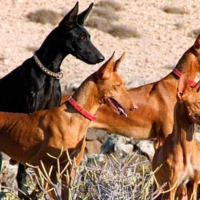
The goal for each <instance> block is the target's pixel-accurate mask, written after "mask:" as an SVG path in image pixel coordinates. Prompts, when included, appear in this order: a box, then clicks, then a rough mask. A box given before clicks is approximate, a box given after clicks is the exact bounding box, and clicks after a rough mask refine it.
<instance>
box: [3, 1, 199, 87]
mask: <svg viewBox="0 0 200 200" xmlns="http://www.w3.org/2000/svg"><path fill="white" fill-rule="evenodd" d="M93 2H94V4H95V6H94V8H93V10H92V12H91V14H90V17H89V18H88V20H87V22H86V24H87V29H88V31H89V32H90V34H91V39H92V41H93V43H94V44H95V45H96V46H97V47H98V48H99V50H100V51H101V52H102V53H103V54H104V56H105V57H106V59H107V58H109V56H110V55H111V54H112V52H113V51H115V52H116V55H117V57H119V56H120V55H121V54H122V52H124V51H125V52H126V58H125V60H124V62H123V63H122V66H121V68H120V74H121V75H122V77H123V78H124V80H125V82H126V83H127V84H128V83H130V82H131V83H132V84H131V85H132V86H135V85H141V84H144V83H147V82H152V81H155V80H159V79H160V78H162V77H164V76H165V75H166V74H168V73H169V72H170V71H171V69H172V68H173V67H174V66H175V65H176V63H177V62H178V60H179V58H180V57H181V55H182V54H183V53H184V51H185V50H187V49H188V48H189V47H190V46H191V45H192V44H193V42H194V40H195V37H196V32H197V33H198V31H196V30H197V29H199V28H200V23H199V18H200V2H199V0H193V1H190V0H176V1H174V0H168V1H164V0H160V1H156V0H134V1H130V0H124V1H119V0H116V1H114V0H110V1H108V0H107V1H103V2H102V1H99V0H98V1H97V0H96V1H93ZM75 3H76V1H74V0H71V1H69V0H68V1H67V0H58V1H55V0H7V1H0V41H1V43H0V44H1V45H0V77H3V76H4V75H6V74H7V73H9V72H10V71H11V70H12V69H14V68H16V67H17V66H19V65H20V64H21V63H22V62H23V61H24V60H26V59H27V58H29V57H30V56H32V54H33V50H35V49H37V48H39V46H40V45H41V44H42V42H43V40H44V39H45V37H46V36H47V35H48V33H49V32H50V31H51V30H52V29H53V28H54V27H55V26H56V23H58V22H59V21H60V20H61V14H63V13H67V12H68V11H69V10H70V9H71V8H72V7H73V6H74V5H75ZM90 3H91V1H90V0H81V1H80V2H79V12H81V11H83V10H84V9H86V8H87V7H88V5H89V4H90ZM41 9H46V10H50V11H54V12H56V13H59V16H60V17H58V19H55V21H56V20H57V21H56V22H55V23H54V24H53V25H52V24H51V23H45V24H42V23H39V22H37V23H36V22H33V21H30V20H29V19H28V17H27V15H30V13H33V14H34V13H35V12H38V11H40V10H41ZM60 13H61V14H60ZM40 16H41V15H39V17H40ZM47 21H48V19H47ZM49 21H50V19H49ZM111 29H112V30H111ZM199 32H200V31H199ZM115 35H117V36H115ZM100 65H101V64H98V65H95V66H92V65H87V64H85V63H83V62H82V61H80V60H77V59H76V58H74V57H72V56H68V57H67V58H66V59H65V60H64V62H63V65H62V70H63V72H64V77H63V79H62V80H61V84H62V88H63V90H64V87H65V85H66V84H68V83H73V82H82V81H83V79H85V78H86V77H87V76H88V75H90V74H91V73H92V72H94V71H95V70H96V69H98V67H99V66H100Z"/></svg>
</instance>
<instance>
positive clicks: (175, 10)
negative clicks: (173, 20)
mask: <svg viewBox="0 0 200 200" xmlns="http://www.w3.org/2000/svg"><path fill="white" fill-rule="evenodd" d="M162 10H163V11H164V12H166V13H168V14H180V15H183V14H188V12H187V11H186V10H184V9H182V8H177V7H172V6H165V7H163V8H162Z"/></svg>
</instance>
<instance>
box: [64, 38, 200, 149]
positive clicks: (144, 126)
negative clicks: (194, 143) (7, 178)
mask: <svg viewBox="0 0 200 200" xmlns="http://www.w3.org/2000/svg"><path fill="white" fill-rule="evenodd" d="M199 46H200V35H199V36H198V38H197V40H196V41H195V43H194V45H193V46H192V47H191V48H190V49H188V50H187V51H186V52H185V53H184V55H183V56H182V58H181V59H180V60H179V62H178V64H177V66H176V68H177V69H178V70H179V71H181V72H182V73H185V74H186V75H187V76H188V78H189V79H191V80H197V79H198V80H199V78H200V47H199ZM177 85H178V78H177V77H176V76H175V75H174V74H173V73H170V74H169V75H167V76H166V77H165V78H163V79H161V80H160V81H157V82H154V83H150V84H147V85H144V86H140V87H137V88H132V89H130V90H128V92H129V94H130V95H131V97H132V99H134V101H135V103H136V105H137V106H138V109H137V110H136V111H135V112H128V117H127V118H125V117H123V116H116V115H115V114H114V113H113V112H112V110H111V109H109V108H108V106H106V105H102V106H101V107H100V108H99V109H98V111H97V116H98V119H97V120H96V121H94V122H92V123H90V127H91V128H100V129H105V130H108V131H110V132H112V133H116V134H119V135H122V136H126V137H129V138H132V139H157V140H156V147H158V146H159V145H160V144H162V143H163V141H164V138H166V137H167V136H168V134H170V133H171V132H172V128H173V112H174V106H175V104H176V103H177V98H176V93H177ZM64 98H65V97H64Z"/></svg>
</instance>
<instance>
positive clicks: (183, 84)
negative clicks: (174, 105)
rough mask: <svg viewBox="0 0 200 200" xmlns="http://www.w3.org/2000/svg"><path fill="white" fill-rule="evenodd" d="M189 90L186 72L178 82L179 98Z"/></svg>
mask: <svg viewBox="0 0 200 200" xmlns="http://www.w3.org/2000/svg"><path fill="white" fill-rule="evenodd" d="M188 90H189V79H188V77H187V76H186V75H185V74H182V75H181V77H180V79H179V82H178V98H179V99H181V98H182V96H183V94H185V93H186V92H187V91H188Z"/></svg>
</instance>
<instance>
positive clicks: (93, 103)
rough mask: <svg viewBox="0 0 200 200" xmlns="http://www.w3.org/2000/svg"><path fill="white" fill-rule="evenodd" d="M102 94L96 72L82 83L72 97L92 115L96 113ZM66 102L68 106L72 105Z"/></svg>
mask: <svg viewBox="0 0 200 200" xmlns="http://www.w3.org/2000/svg"><path fill="white" fill-rule="evenodd" d="M100 96H101V95H100V94H99V90H98V85H97V83H96V80H95V73H94V74H92V75H91V76H89V77H88V78H87V79H86V80H85V81H84V82H83V83H82V84H81V86H80V87H79V88H78V89H77V91H76V92H75V93H74V94H73V96H72V97H73V99H74V100H75V101H76V102H77V103H78V104H80V105H81V106H82V107H83V108H84V109H85V110H87V111H88V112H89V113H90V114H91V115H95V113H96V112H97V110H98V108H99V106H100ZM66 103H67V107H72V106H71V105H69V103H68V102H66ZM79 115H81V114H79ZM87 120H88V119H87ZM88 121H89V120H88Z"/></svg>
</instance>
